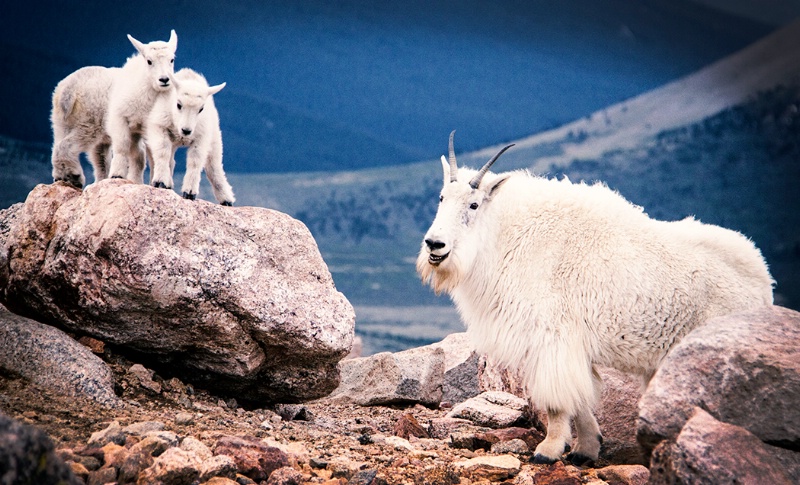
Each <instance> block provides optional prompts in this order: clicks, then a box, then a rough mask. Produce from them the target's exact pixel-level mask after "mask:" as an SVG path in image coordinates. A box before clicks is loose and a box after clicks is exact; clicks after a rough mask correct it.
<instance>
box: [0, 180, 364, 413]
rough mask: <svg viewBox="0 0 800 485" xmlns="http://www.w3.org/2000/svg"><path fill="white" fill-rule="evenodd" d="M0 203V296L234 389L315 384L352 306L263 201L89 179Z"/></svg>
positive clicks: (331, 363)
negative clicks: (8, 206)
mask: <svg viewBox="0 0 800 485" xmlns="http://www.w3.org/2000/svg"><path fill="white" fill-rule="evenodd" d="M11 212H12V214H11V215H9V211H4V212H3V213H2V215H3V216H4V217H6V218H7V219H12V220H11V221H10V222H9V221H8V220H6V221H4V222H0V225H3V224H5V225H7V226H9V227H10V228H9V230H8V231H7V233H5V234H2V235H1V236H0V237H2V240H0V247H2V248H3V250H2V251H0V254H3V255H4V257H5V255H7V264H0V283H2V286H0V303H4V304H6V305H7V306H8V307H9V309H10V310H12V311H15V312H20V313H24V314H26V315H31V316H36V318H39V319H41V320H42V321H43V322H46V323H50V324H57V325H60V326H63V327H65V328H67V329H69V330H70V331H74V332H76V333H80V334H86V335H89V336H91V337H93V338H96V339H99V340H103V341H104V342H107V343H113V344H115V345H116V346H119V348H120V349H122V351H123V352H124V350H125V349H130V350H132V351H134V350H135V351H136V352H137V353H139V354H146V355H147V356H148V358H149V359H150V360H152V361H155V362H159V363H160V365H163V366H168V367H169V368H170V371H171V372H172V373H174V374H176V376H177V377H179V378H180V379H182V380H185V381H190V382H192V383H194V384H196V385H198V386H200V385H202V386H203V387H204V388H205V389H208V390H211V391H217V392H220V393H221V394H225V395H231V396H234V397H236V398H237V399H238V400H246V401H257V402H292V401H295V402H296V401H302V400H309V399H314V398H319V397H322V396H325V395H326V394H328V393H329V392H330V391H332V390H333V389H335V388H336V386H337V385H338V381H339V373H338V367H337V363H338V361H339V360H340V359H341V358H343V357H344V356H345V355H347V354H348V352H349V351H350V345H351V342H352V339H353V329H354V323H355V313H354V311H353V308H352V306H351V305H350V303H349V302H348V301H347V299H346V298H345V297H344V296H343V295H342V294H341V293H340V292H338V291H337V290H336V288H335V286H334V284H333V280H332V278H331V275H330V272H329V271H328V268H327V266H326V265H325V263H324V261H323V260H322V257H321V255H320V253H319V249H318V248H317V246H316V243H315V242H314V239H313V237H312V236H311V234H310V232H309V231H308V229H307V228H306V227H305V226H304V225H303V224H302V223H301V222H299V221H297V220H295V219H292V218H291V217H289V216H287V215H285V214H281V213H279V212H276V211H272V210H269V209H262V208H256V207H236V208H230V207H223V206H219V205H216V204H211V203H206V202H204V201H195V202H189V201H185V200H183V199H181V197H180V196H178V195H177V194H176V193H174V192H173V191H169V190H160V189H156V188H153V187H150V186H147V185H142V184H133V183H129V182H127V181H122V180H110V179H109V180H103V181H101V182H99V183H97V184H92V185H91V186H89V187H87V188H86V190H84V191H83V192H81V191H78V190H75V189H72V188H69V187H66V186H64V185H62V184H53V185H39V186H37V187H36V188H35V189H34V190H33V191H32V192H31V193H30V195H29V196H28V199H27V200H26V202H25V204H24V205H23V206H22V208H21V209H16V210H15V211H11Z"/></svg>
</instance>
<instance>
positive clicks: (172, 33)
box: [167, 29, 178, 52]
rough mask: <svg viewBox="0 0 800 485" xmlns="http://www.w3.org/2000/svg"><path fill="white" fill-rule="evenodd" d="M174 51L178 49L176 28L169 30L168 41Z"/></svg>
mask: <svg viewBox="0 0 800 485" xmlns="http://www.w3.org/2000/svg"><path fill="white" fill-rule="evenodd" d="M167 43H168V44H169V46H170V48H171V49H172V52H175V51H176V50H177V49H178V34H176V33H175V29H172V30H170V31H169V41H167Z"/></svg>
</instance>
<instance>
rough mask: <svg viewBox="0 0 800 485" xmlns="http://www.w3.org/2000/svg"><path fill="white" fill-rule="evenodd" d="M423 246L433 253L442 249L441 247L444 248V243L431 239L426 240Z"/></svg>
mask: <svg viewBox="0 0 800 485" xmlns="http://www.w3.org/2000/svg"><path fill="white" fill-rule="evenodd" d="M425 244H426V245H427V246H428V249H430V250H431V251H435V250H437V249H442V248H443V247H445V243H443V242H442V241H434V240H433V239H426V240H425Z"/></svg>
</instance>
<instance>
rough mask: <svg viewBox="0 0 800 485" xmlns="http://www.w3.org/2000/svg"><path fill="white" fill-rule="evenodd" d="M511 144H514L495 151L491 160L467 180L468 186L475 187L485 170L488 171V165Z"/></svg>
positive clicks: (479, 182)
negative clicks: (495, 153)
mask: <svg viewBox="0 0 800 485" xmlns="http://www.w3.org/2000/svg"><path fill="white" fill-rule="evenodd" d="M513 146H514V144H513V143H512V144H510V145H508V146H507V147H505V148H503V149H502V150H500V151H499V152H497V155H495V156H493V157H492V159H491V160H489V161H488V162H486V165H484V166H483V167H481V169H480V170H479V171H478V173H476V174H475V177H473V178H472V180H470V181H469V186H470V187H472V188H473V189H477V188H478V186H479V185H480V184H481V180H483V176H484V175H486V172H488V171H489V167H491V166H492V164H493V163H494V162H496V161H497V159H498V158H500V155H502V154H503V152H504V151H506V150H508V149H509V148H511V147H513Z"/></svg>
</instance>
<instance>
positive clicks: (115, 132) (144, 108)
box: [106, 30, 178, 183]
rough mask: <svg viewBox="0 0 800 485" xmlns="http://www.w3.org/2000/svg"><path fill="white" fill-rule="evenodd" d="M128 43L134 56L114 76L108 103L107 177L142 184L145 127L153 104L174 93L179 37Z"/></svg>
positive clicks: (173, 34) (174, 35)
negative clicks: (110, 156)
mask: <svg viewBox="0 0 800 485" xmlns="http://www.w3.org/2000/svg"><path fill="white" fill-rule="evenodd" d="M128 39H129V40H130V41H131V44H133V46H134V47H135V48H136V51H137V53H136V54H135V55H133V56H131V57H129V58H128V61H127V62H126V63H125V65H124V66H122V68H121V69H120V71H119V72H118V73H117V74H116V75H115V80H114V83H113V84H112V86H111V92H110V94H109V100H108V115H107V116H106V132H107V133H108V134H109V136H110V137H111V149H112V152H113V156H112V158H111V166H110V170H109V175H110V176H111V177H113V178H128V179H129V180H132V181H134V182H139V183H143V182H144V169H145V152H144V146H143V144H142V143H141V139H142V136H143V134H144V125H145V121H146V120H147V117H148V115H149V114H150V111H151V110H152V109H153V105H154V104H155V102H156V100H157V99H158V98H159V97H165V96H169V94H170V91H172V89H173V86H172V76H173V72H174V63H175V50H176V49H177V47H178V36H177V35H176V34H175V31H174V30H173V31H171V33H170V38H169V41H168V42H163V41H154V42H150V43H149V44H142V43H141V42H139V41H138V40H136V39H134V38H133V37H131V36H130V35H129V36H128Z"/></svg>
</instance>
